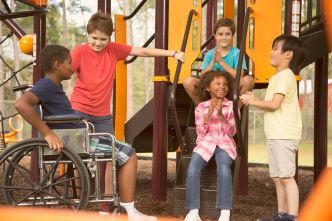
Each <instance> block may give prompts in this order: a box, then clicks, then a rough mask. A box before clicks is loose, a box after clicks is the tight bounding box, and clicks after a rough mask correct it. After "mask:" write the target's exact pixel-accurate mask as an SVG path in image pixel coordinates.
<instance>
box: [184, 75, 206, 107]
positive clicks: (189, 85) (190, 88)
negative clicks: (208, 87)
mask: <svg viewBox="0 0 332 221" xmlns="http://www.w3.org/2000/svg"><path fill="white" fill-rule="evenodd" d="M198 83H199V79H198V78H195V77H191V76H189V77H186V78H185V79H183V87H184V89H185V90H186V92H187V93H188V95H189V97H190V98H191V99H192V100H193V101H194V103H195V104H199V103H200V102H202V100H201V98H200V97H199V95H198Z"/></svg>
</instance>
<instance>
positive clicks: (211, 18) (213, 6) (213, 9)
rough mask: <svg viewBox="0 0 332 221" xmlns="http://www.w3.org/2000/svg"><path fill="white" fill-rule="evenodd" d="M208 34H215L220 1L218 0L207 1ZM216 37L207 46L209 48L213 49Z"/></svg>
mask: <svg viewBox="0 0 332 221" xmlns="http://www.w3.org/2000/svg"><path fill="white" fill-rule="evenodd" d="M206 7H207V8H206V13H207V14H206V36H211V35H213V34H214V30H213V29H214V24H215V23H216V21H217V8H218V3H217V0H210V1H208V3H207V6H206ZM215 42H216V41H215V39H214V38H213V39H212V40H211V42H210V44H208V45H207V46H206V48H207V49H211V48H213V47H214V46H215Z"/></svg>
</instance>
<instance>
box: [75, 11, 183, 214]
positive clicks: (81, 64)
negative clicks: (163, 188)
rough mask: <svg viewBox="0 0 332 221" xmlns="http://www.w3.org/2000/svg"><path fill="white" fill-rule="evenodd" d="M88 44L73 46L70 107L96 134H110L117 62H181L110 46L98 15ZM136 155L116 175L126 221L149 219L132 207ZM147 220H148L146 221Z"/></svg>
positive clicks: (104, 19) (107, 19) (178, 55)
mask: <svg viewBox="0 0 332 221" xmlns="http://www.w3.org/2000/svg"><path fill="white" fill-rule="evenodd" d="M87 33H88V43H87V44H83V45H79V46H76V47H75V48H74V49H73V50H72V52H71V55H72V66H73V70H74V72H75V73H76V83H75V86H74V90H73V93H72V96H71V98H70V102H71V105H72V107H73V109H74V110H75V111H76V113H77V114H79V115H81V116H82V117H83V118H85V119H87V120H88V121H89V122H91V123H93V124H94V126H95V130H96V132H106V133H112V134H113V133H114V129H113V119H112V115H111V111H110V101H111V96H112V91H113V83H114V76H115V73H114V71H115V66H116V63H117V62H118V61H119V60H124V59H126V58H127V57H128V56H129V55H132V56H142V57H160V56H166V57H174V59H176V60H180V61H182V62H184V59H185V55H184V53H183V52H177V51H169V50H162V49H152V48H138V47H134V46H129V45H123V44H118V43H114V42H110V39H111V35H112V33H113V22H112V18H111V16H110V15H108V14H104V13H101V12H98V13H96V14H94V15H92V17H91V18H90V20H89V22H88V25H87ZM111 166H112V165H111V164H110V163H109V164H108V165H107V167H106V174H105V193H106V194H108V193H111V191H112V185H111V181H112V179H111V171H112V170H111ZM136 170H137V158H136V154H135V153H134V154H132V155H131V156H130V159H129V160H128V161H127V162H126V164H125V165H124V166H123V167H122V168H121V169H120V171H119V191H120V200H121V203H120V204H121V206H123V207H125V208H126V210H127V213H128V217H129V219H140V220H143V219H148V220H149V219H150V218H152V217H149V216H146V215H144V214H142V213H140V212H138V211H137V210H136V209H135V207H134V197H135V187H136ZM150 220H151V219H150Z"/></svg>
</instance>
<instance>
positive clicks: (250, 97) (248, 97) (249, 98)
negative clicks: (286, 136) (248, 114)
mask: <svg viewBox="0 0 332 221" xmlns="http://www.w3.org/2000/svg"><path fill="white" fill-rule="evenodd" d="M240 99H241V101H242V103H243V104H245V105H252V104H253V103H254V102H255V100H256V97H255V96H254V94H253V93H252V92H251V91H247V92H246V93H245V94H243V95H241V96H240Z"/></svg>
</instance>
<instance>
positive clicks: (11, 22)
mask: <svg viewBox="0 0 332 221" xmlns="http://www.w3.org/2000/svg"><path fill="white" fill-rule="evenodd" d="M0 14H6V12H4V11H2V10H1V9H0ZM2 22H3V23H4V24H5V25H6V26H7V27H8V28H9V29H10V30H11V31H12V32H13V33H14V34H15V36H16V37H17V38H21V37H22V36H24V35H25V31H23V29H22V28H21V27H20V26H19V25H18V24H17V23H16V22H15V21H14V20H12V19H7V20H2Z"/></svg>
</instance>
